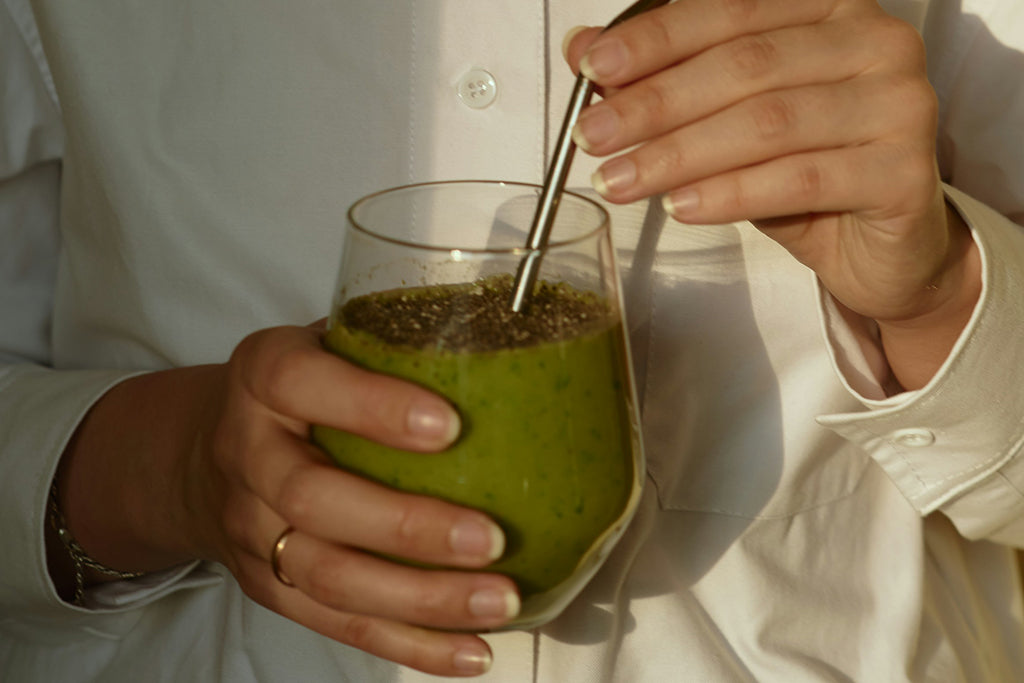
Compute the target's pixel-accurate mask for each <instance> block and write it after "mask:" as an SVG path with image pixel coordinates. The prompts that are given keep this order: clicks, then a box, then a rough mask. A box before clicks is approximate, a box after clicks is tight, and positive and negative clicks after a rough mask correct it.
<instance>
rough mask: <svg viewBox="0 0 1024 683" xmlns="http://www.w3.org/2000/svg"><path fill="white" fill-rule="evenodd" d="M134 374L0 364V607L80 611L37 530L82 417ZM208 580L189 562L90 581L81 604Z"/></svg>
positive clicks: (131, 600) (118, 604) (138, 601)
mask: <svg viewBox="0 0 1024 683" xmlns="http://www.w3.org/2000/svg"><path fill="white" fill-rule="evenodd" d="M135 374H138V373H136V372H127V371H119V370H69V371H67V370H61V371H54V370H50V369H48V368H43V367H39V366H34V365H27V364H26V365H15V366H0V468H2V472H3V474H2V475H0V539H3V542H4V556H5V557H7V558H18V561H17V562H8V563H7V564H6V565H5V567H4V571H3V572H0V614H3V613H7V614H19V615H22V616H24V617H41V618H44V619H45V618H48V617H60V616H61V615H66V614H67V612H68V610H74V611H81V610H82V608H79V607H75V606H73V605H70V604H68V603H66V602H64V601H63V600H61V599H60V597H59V596H58V595H57V592H56V590H55V589H54V586H53V583H52V582H51V581H50V578H49V571H48V569H47V564H46V545H45V541H44V532H45V525H46V524H47V505H48V502H49V491H50V484H51V482H52V480H53V476H54V473H55V472H56V469H57V464H58V462H59V461H60V457H61V455H62V454H63V452H64V449H65V447H66V445H67V443H68V440H69V439H70V438H71V436H72V434H74V432H75V429H76V428H77V426H78V424H79V422H80V421H81V419H82V417H83V416H84V415H85V414H86V412H87V411H88V410H89V409H90V408H91V407H92V405H93V404H94V403H95V402H96V401H97V400H98V399H99V398H100V397H101V396H102V395H103V394H104V393H106V391H107V390H109V389H110V388H111V387H112V386H114V385H115V384H117V383H118V382H121V381H123V380H125V379H127V378H128V377H131V376H133V375H135ZM200 566H201V565H200ZM214 580H216V581H219V580H220V578H219V577H212V576H211V575H209V574H208V573H206V572H203V571H201V570H197V567H196V563H193V564H189V565H184V566H181V567H176V568H174V569H170V570H167V571H164V572H158V573H154V574H150V575H146V576H143V577H139V578H138V579H134V580H131V581H123V582H114V583H110V584H102V585H99V586H96V587H93V588H91V589H90V590H88V591H87V595H86V607H88V608H90V609H91V610H101V611H120V610H127V609H131V608H134V607H137V606H139V605H142V604H145V603H148V602H152V601H153V600H156V599H159V598H160V597H162V596H163V595H165V594H167V593H168V592H171V591H172V590H176V589H178V588H182V587H186V586H192V585H196V584H205V583H209V582H211V581H214Z"/></svg>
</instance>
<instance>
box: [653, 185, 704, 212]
mask: <svg viewBox="0 0 1024 683" xmlns="http://www.w3.org/2000/svg"><path fill="white" fill-rule="evenodd" d="M661 206H662V208H664V209H665V213H667V214H668V215H670V216H672V217H673V218H685V217H686V216H687V215H688V214H690V213H692V212H693V211H696V210H697V208H699V207H700V195H699V194H697V191H696V190H690V189H683V190H676V191H674V192H669V193H667V194H665V195H663V196H662V198H661Z"/></svg>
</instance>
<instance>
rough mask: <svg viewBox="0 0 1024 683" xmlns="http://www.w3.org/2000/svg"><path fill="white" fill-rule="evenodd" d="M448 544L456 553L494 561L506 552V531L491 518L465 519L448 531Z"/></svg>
mask: <svg viewBox="0 0 1024 683" xmlns="http://www.w3.org/2000/svg"><path fill="white" fill-rule="evenodd" d="M448 545H449V546H450V547H451V549H452V551H453V552H454V553H455V554H456V555H460V556H462V557H470V558H479V557H484V558H486V559H487V560H488V561H491V562H493V561H494V560H496V559H498V558H499V557H501V555H502V553H504V552H505V533H504V532H503V531H502V530H501V527H499V526H498V525H497V524H495V523H494V522H492V521H490V520H475V519H468V520H463V521H460V522H458V523H456V524H455V526H453V527H452V529H451V531H449V532H448Z"/></svg>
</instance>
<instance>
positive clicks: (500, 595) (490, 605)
mask: <svg viewBox="0 0 1024 683" xmlns="http://www.w3.org/2000/svg"><path fill="white" fill-rule="evenodd" d="M469 613H470V614H472V615H473V616H474V617H481V618H487V617H501V618H502V619H511V618H512V617H514V616H516V615H517V614H519V596H518V595H516V593H515V591H513V590H495V589H493V588H484V589H483V590H478V591H477V592H475V593H473V594H472V595H470V596H469Z"/></svg>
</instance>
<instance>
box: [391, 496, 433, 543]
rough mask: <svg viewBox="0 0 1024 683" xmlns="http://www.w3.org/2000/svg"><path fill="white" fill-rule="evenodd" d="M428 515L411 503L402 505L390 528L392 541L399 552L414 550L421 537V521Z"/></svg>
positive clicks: (427, 517)
mask: <svg viewBox="0 0 1024 683" xmlns="http://www.w3.org/2000/svg"><path fill="white" fill-rule="evenodd" d="M429 518H430V516H429V515H426V514H424V513H423V510H422V509H421V508H420V507H419V506H417V505H415V504H411V503H407V504H405V505H403V506H402V508H401V509H400V511H399V512H398V516H397V518H396V519H395V524H394V526H393V528H392V542H393V543H394V545H395V550H396V551H398V552H399V553H404V554H409V553H412V552H414V551H415V550H416V549H417V548H418V546H419V544H420V541H421V540H422V538H423V533H422V532H423V521H424V520H425V519H429Z"/></svg>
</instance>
